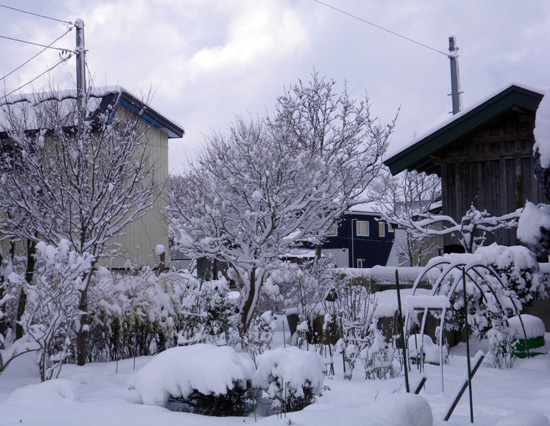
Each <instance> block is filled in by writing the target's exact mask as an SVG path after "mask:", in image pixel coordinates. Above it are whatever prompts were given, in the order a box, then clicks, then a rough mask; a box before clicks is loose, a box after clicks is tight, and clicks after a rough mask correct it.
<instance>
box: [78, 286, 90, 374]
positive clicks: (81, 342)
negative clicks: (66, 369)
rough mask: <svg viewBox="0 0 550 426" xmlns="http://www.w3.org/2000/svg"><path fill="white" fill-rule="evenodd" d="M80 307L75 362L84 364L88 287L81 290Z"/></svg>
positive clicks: (87, 326) (86, 341)
mask: <svg viewBox="0 0 550 426" xmlns="http://www.w3.org/2000/svg"><path fill="white" fill-rule="evenodd" d="M78 309H80V312H81V317H80V328H79V329H78V331H77V333H76V364H77V365H86V345H87V343H88V330H89V325H88V288H87V287H86V288H85V289H84V290H82V294H81V295H80V302H79V304H78Z"/></svg>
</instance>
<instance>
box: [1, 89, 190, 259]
mask: <svg viewBox="0 0 550 426" xmlns="http://www.w3.org/2000/svg"><path fill="white" fill-rule="evenodd" d="M0 108H1V110H0V132H1V133H0V140H1V145H0V154H1V161H0V177H2V179H0V193H1V194H2V198H3V199H1V200H0V243H1V248H2V252H1V253H0V254H1V255H2V257H3V258H4V259H6V258H7V257H8V256H12V257H13V256H14V254H15V253H16V252H17V251H19V252H21V253H23V252H24V251H25V248H26V247H28V246H29V244H28V243H27V241H30V240H34V241H36V240H42V239H43V240H45V241H47V242H50V243H53V244H55V242H57V241H59V240H60V239H67V240H69V241H70V242H71V245H72V246H73V247H74V248H75V249H76V250H77V251H79V252H90V253H91V254H94V255H98V256H101V258H100V259H99V265H103V266H106V267H109V268H112V269H122V268H127V267H141V266H146V265H147V266H151V267H158V265H159V258H160V257H161V255H162V254H164V258H165V259H169V253H168V218H167V215H166V206H167V200H168V187H167V182H168V140H169V139H172V138H181V137H182V136H183V134H184V130H183V128H182V127H181V126H180V125H178V124H176V123H174V122H173V121H171V120H169V119H167V118H166V117H165V116H163V115H161V114H160V113H158V112H157V111H155V110H154V109H153V108H152V107H150V106H149V105H148V104H147V102H144V101H142V100H140V99H138V98H136V97H135V96H133V95H132V94H131V93H130V92H129V91H127V90H125V89H124V88H122V87H119V86H116V87H106V88H94V89H90V90H89V91H88V93H87V94H86V96H85V98H78V97H77V92H76V90H68V91H53V92H42V93H33V94H27V95H18V96H15V97H10V98H6V99H4V101H3V102H2V104H1V105H0ZM106 254H107V255H106Z"/></svg>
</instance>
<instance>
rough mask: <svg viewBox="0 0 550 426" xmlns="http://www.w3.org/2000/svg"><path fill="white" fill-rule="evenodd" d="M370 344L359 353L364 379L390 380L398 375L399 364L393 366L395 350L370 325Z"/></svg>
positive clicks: (374, 327)
mask: <svg viewBox="0 0 550 426" xmlns="http://www.w3.org/2000/svg"><path fill="white" fill-rule="evenodd" d="M370 337H371V344H370V346H368V347H366V348H364V349H363V350H362V351H361V352H360V353H359V359H360V360H361V362H362V363H363V367H364V369H365V378H366V379H368V380H371V379H391V378H393V377H395V375H396V374H397V373H399V372H400V371H401V370H400V367H399V364H397V365H395V364H394V357H395V348H394V347H393V346H392V345H391V344H390V343H388V342H386V340H385V339H384V336H382V333H381V332H380V330H378V328H377V326H376V322H375V323H373V324H372V325H371V336H370Z"/></svg>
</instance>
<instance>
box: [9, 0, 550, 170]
mask: <svg viewBox="0 0 550 426" xmlns="http://www.w3.org/2000/svg"><path fill="white" fill-rule="evenodd" d="M323 1H324V2H325V3H328V4H331V5H333V6H335V7H338V8H340V9H342V10H344V11H347V12H349V13H351V14H354V15H356V16H358V17H360V18H362V19H365V20H368V21H370V22H373V23H375V24H377V25H379V26H382V27H385V28H388V29H390V30H392V31H395V32H398V33H400V34H402V35H404V36H406V37H409V38H412V39H414V40H417V41H418V42H421V43H423V44H426V45H428V46H430V47H432V48H434V49H436V50H439V51H441V52H443V53H445V52H447V49H448V37H449V36H450V35H454V36H456V38H457V44H458V46H459V48H460V50H459V54H460V57H459V66H460V78H461V87H462V90H463V92H464V94H463V98H462V101H463V105H464V107H466V108H467V107H468V105H470V104H473V103H475V102H476V101H477V100H479V99H481V98H484V97H486V96H487V95H489V94H491V93H493V92H495V91H496V90H499V89H501V88H503V87H504V86H506V85H508V84H509V83H511V82H515V81H518V82H523V83H526V84H531V85H536V86H543V87H550V48H549V47H548V43H549V42H550V1H548V0H527V1H521V2H520V1H518V0H483V1H479V0H462V1H458V0H455V1H449V0H399V1H397V0H323ZM0 4H3V5H8V6H12V7H17V8H20V9H25V10H28V11H32V12H36V13H40V14H45V15H48V16H51V17H54V18H58V19H62V20H67V21H74V20H75V19H76V18H82V19H83V20H84V23H85V38H86V48H87V49H88V54H87V63H88V67H89V71H90V73H91V75H92V76H93V79H94V84H95V85H96V86H104V85H121V86H123V87H125V88H126V89H128V90H130V91H131V92H134V93H136V94H140V93H142V92H148V91H149V90H152V92H153V94H154V96H153V99H152V102H151V105H152V106H153V108H155V109H156V110H157V111H159V112H160V113H162V114H163V115H165V116H166V117H168V118H169V119H171V120H173V121H175V122H177V123H179V124H181V125H182V126H183V127H184V128H185V132H186V135H185V136H184V137H183V138H182V139H175V140H172V141H171V142H170V154H169V156H170V169H171V171H172V172H176V173H177V172H181V171H183V170H184V169H185V164H186V163H187V161H192V159H193V158H194V157H195V156H196V152H197V150H198V149H200V147H201V146H203V145H204V136H205V135H207V134H209V133H210V132H211V130H212V129H215V130H218V129H221V130H223V129H224V128H226V126H227V125H228V123H230V122H231V121H232V120H233V118H234V116H235V115H248V114H250V115H252V116H257V115H264V114H265V113H266V112H268V111H270V110H271V109H272V108H273V105H274V101H275V99H276V97H277V96H278V95H280V94H282V93H283V91H284V88H285V87H288V85H289V84H291V83H294V82H296V81H297V80H298V79H303V80H307V79H308V78H309V76H310V74H311V72H312V70H313V67H315V68H316V69H317V71H318V72H319V74H321V75H326V76H328V77H330V78H334V79H336V80H337V81H339V82H342V81H343V80H344V79H346V80H347V81H348V88H349V89H350V91H352V92H353V95H354V96H356V97H358V98H361V97H363V96H364V95H365V93H367V94H368V97H369V99H370V101H371V103H372V105H373V107H372V111H373V112H374V114H375V115H377V116H378V117H380V119H381V120H382V121H383V122H388V121H390V120H391V119H392V118H393V117H394V115H395V113H396V111H397V109H398V108H399V107H401V112H400V114H399V119H398V122H397V128H396V131H395V133H394V135H393V137H392V140H391V143H390V149H389V152H390V153H393V152H395V151H396V150H398V149H399V147H400V146H403V145H405V144H407V143H408V142H409V141H410V140H411V139H412V138H413V137H414V136H415V135H418V134H421V133H424V132H425V131H427V130H429V129H430V128H431V127H433V126H435V125H437V124H438V123H439V122H441V121H443V120H445V119H446V118H447V117H448V114H449V111H450V110H451V100H450V98H449V96H448V93H449V92H450V72H449V60H448V58H447V57H446V56H445V55H443V54H442V53H438V52H435V51H433V50H430V49H428V48H425V47H421V46H418V45H416V44H413V43H411V42H409V41H406V40H403V39H401V38H398V37H396V36H394V35H391V34H388V33H386V32H384V31H381V30H379V29H377V28H374V27H372V26H370V25H367V24H365V23H363V22H360V21H358V20H356V19H353V18H351V17H349V16H346V15H344V14H341V13H339V12H336V11H334V10H332V9H330V8H328V7H326V6H324V5H322V4H319V3H318V2H315V1H314V0H111V1H102V0H87V1H81V0H55V1H54V0H42V1H39V0H0ZM66 29H67V25H66V24H63V23H59V22H55V21H51V20H47V19H43V18H39V17H34V16H29V15H25V14H22V13H19V12H15V11H12V10H8V9H5V8H0V35H2V36H8V37H14V38H20V39H24V40H29V41H33V42H37V43H42V44H49V43H50V42H52V41H53V40H54V39H55V38H57V37H58V36H60V35H61V34H63V33H64V32H65V31H66ZM74 43H75V32H74V30H73V31H72V32H70V33H69V34H68V35H67V36H65V37H64V38H63V39H62V40H60V41H59V42H57V43H56V44H55V46H59V47H67V48H70V49H74ZM39 50H40V48H38V47H35V46H28V45H24V44H21V43H17V42H14V41H8V40H5V39H0V51H1V52H2V59H1V60H0V63H1V68H0V73H1V75H5V74H7V73H8V72H10V71H12V70H13V69H14V68H16V67H17V66H19V65H21V64H22V63H23V62H25V61H26V60H27V59H29V58H30V57H31V56H33V55H34V54H35V53H37V52H38V51H39ZM58 60H59V56H58V52H56V51H48V52H45V53H43V54H41V55H40V56H39V57H38V58H37V59H35V60H33V61H31V62H30V63H29V64H28V65H26V66H25V67H23V68H22V69H20V70H19V71H17V72H16V73H14V74H12V75H11V76H9V77H7V78H5V79H3V80H2V83H3V84H4V86H5V87H4V90H10V89H15V88H17V87H18V86H20V85H21V84H24V83H26V82H27V81H29V80H31V79H32V78H34V77H36V76H37V75H39V74H40V73H42V72H44V71H45V70H46V69H48V68H49V67H51V66H53V65H55V64H56V63H57V62H58ZM74 68H75V65H74V58H73V59H71V60H70V61H69V62H68V63H67V64H65V65H61V66H59V67H57V68H56V69H55V70H54V71H52V72H51V73H49V74H48V76H49V78H50V79H51V80H52V81H53V82H54V83H55V84H57V85H59V84H62V85H64V86H65V87H67V86H69V85H72V84H74V83H73V82H74V80H75V77H74ZM47 85H48V81H47V79H45V78H41V79H38V80H37V81H36V82H34V83H33V88H34V90H37V89H41V88H43V87H44V86H47ZM30 87H31V86H28V87H27V88H26V89H24V91H25V92H26V91H30V90H32V89H31V88H30Z"/></svg>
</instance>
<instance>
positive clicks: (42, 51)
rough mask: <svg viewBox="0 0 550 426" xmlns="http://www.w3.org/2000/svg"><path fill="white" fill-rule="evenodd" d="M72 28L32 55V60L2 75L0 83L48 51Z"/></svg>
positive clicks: (70, 29)
mask: <svg viewBox="0 0 550 426" xmlns="http://www.w3.org/2000/svg"><path fill="white" fill-rule="evenodd" d="M72 29H73V27H70V28H69V29H68V30H67V31H66V32H65V34H63V35H61V36H59V37H57V38H56V39H55V40H54V41H52V42H51V43H50V44H48V46H46V47H44V49H42V50H41V51H40V52H38V53H37V54H36V55H34V56H33V57H32V58H30V59H28V60H26V61H25V62H23V63H22V64H21V65H19V66H18V67H17V68H15V69H14V70H12V71H10V72H9V73H7V74H6V75H4V77H0V81H2V80H4V79H5V78H7V77H9V76H10V75H11V74H13V73H14V72H15V71H17V70H19V69H21V68H23V67H24V66H25V65H27V64H28V63H29V62H30V61H32V60H33V59H34V58H36V57H37V56H38V55H40V54H42V53H44V52H45V51H46V50H48V49H49V48H50V47H51V46H52V45H53V44H54V43H56V42H57V41H59V40H60V39H62V38H63V37H65V36H66V35H67V34H68V33H69V32H70V31H72Z"/></svg>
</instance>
